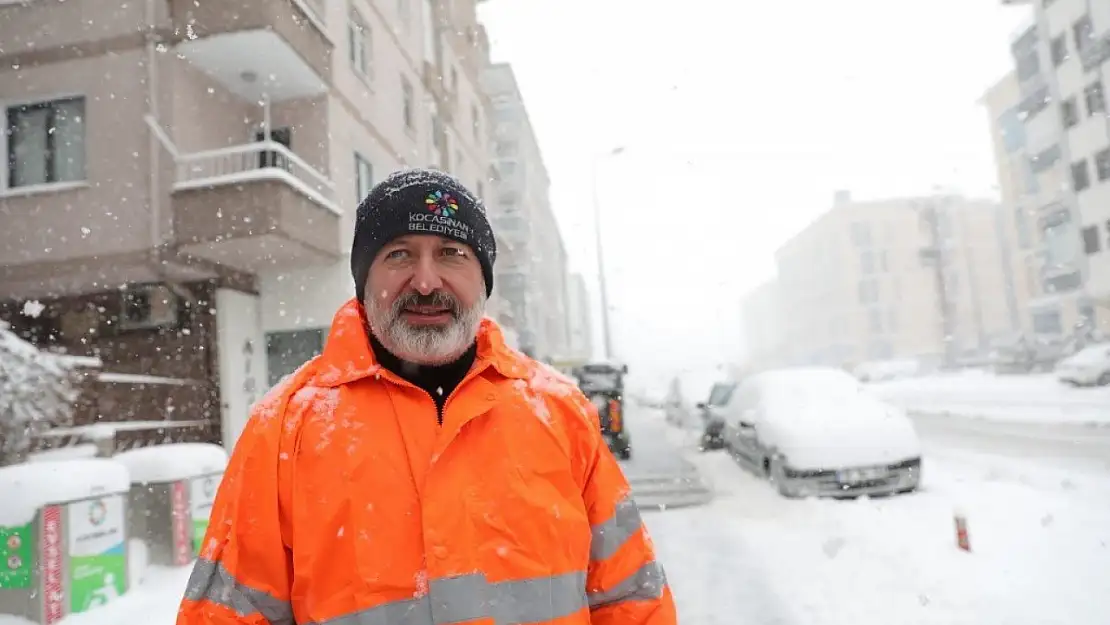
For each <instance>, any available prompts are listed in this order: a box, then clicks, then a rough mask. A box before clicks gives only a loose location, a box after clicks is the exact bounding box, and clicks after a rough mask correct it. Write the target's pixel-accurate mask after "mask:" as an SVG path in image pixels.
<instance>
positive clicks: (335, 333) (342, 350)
mask: <svg viewBox="0 0 1110 625" xmlns="http://www.w3.org/2000/svg"><path fill="white" fill-rule="evenodd" d="M367 328H368V325H367V323H366V313H365V311H364V310H363V308H362V304H361V303H360V302H359V301H358V300H357V299H356V298H351V299H349V300H347V302H346V303H345V304H343V306H341V307H340V308H339V310H338V311H337V312H336V313H335V316H334V317H333V318H332V322H331V330H330V331H329V332H328V338H327V342H326V343H324V352H323V353H322V354H321V355H320V357H319V358H318V359H317V360H316V375H315V376H313V380H312V383H313V384H316V385H320V386H329V387H335V386H340V385H343V384H349V383H351V382H354V381H356V380H361V379H362V378H367V377H371V376H377V375H378V374H379V373H380V372H381V370H382V366H381V364H380V363H379V362H378V359H377V358H376V357H375V356H374V350H373V349H371V347H370V337H369V336H368V335H367V332H368V329H367ZM477 340H478V355H477V358H476V359H475V365H480V364H481V363H488V364H489V365H490V366H491V367H493V368H494V369H495V370H496V371H497V372H498V373H500V374H501V375H503V376H505V377H507V378H512V379H527V378H528V370H529V367H528V365H527V359H526V357H525V356H524V355H523V354H521V353H520V352H518V351H516V350H514V349H513V348H511V347H509V346H508V345H507V344H506V343H505V335H504V333H502V331H501V326H499V325H498V324H497V322H496V321H494V320H493V319H492V318H490V317H485V318H484V319H482V323H481V325H480V326H479V327H478V338H477Z"/></svg>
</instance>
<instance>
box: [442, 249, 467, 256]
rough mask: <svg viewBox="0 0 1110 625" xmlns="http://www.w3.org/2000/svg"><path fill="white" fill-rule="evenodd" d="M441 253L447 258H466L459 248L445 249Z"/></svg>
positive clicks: (463, 251)
mask: <svg viewBox="0 0 1110 625" xmlns="http://www.w3.org/2000/svg"><path fill="white" fill-rule="evenodd" d="M443 253H444V254H446V255H448V256H466V250H464V249H462V248H461V247H445V248H443Z"/></svg>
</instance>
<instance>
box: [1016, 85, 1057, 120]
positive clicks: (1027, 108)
mask: <svg viewBox="0 0 1110 625" xmlns="http://www.w3.org/2000/svg"><path fill="white" fill-rule="evenodd" d="M1051 102H1052V94H1051V93H1049V92H1048V87H1042V88H1041V89H1040V90H1039V91H1036V92H1034V93H1031V94H1029V95H1028V96H1027V97H1026V98H1025V99H1024V100H1022V101H1021V103H1020V104H1019V105H1018V117H1020V118H1021V119H1022V121H1026V120H1030V119H1032V118H1034V117H1036V116H1037V114H1039V113H1040V112H1041V111H1043V110H1045V109H1046V108H1048V105H1049V103H1051Z"/></svg>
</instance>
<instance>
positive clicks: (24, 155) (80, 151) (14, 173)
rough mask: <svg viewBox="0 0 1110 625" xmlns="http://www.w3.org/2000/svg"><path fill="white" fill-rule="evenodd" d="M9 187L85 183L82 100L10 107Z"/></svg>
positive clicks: (8, 124) (8, 116) (83, 102)
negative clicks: (83, 181)
mask: <svg viewBox="0 0 1110 625" xmlns="http://www.w3.org/2000/svg"><path fill="white" fill-rule="evenodd" d="M6 113H7V124H6V128H7V135H8V187H10V188H14V187H26V186H30V185H36V184H50V183H55V182H76V181H80V180H85V98H84V97H76V98H67V99H64V100H51V101H49V102H37V103H34V104H22V105H19V106H10V107H8V108H7V110H6Z"/></svg>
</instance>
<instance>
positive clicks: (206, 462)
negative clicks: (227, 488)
mask: <svg viewBox="0 0 1110 625" xmlns="http://www.w3.org/2000/svg"><path fill="white" fill-rule="evenodd" d="M112 459H113V460H115V461H117V462H119V463H121V464H123V465H124V466H126V467H127V470H128V472H129V473H130V474H131V481H132V482H134V483H135V484H151V483H157V482H176V481H178V480H187V479H189V478H192V477H198V476H201V475H208V474H210V473H221V472H222V471H223V470H224V469H226V468H227V452H226V451H224V448H223V447H220V446H219V445H213V444H211V443H171V444H168V445H154V446H153V447H143V448H142V449H132V450H131V451H125V452H123V453H120V454H116V455H115V456H113V457H112Z"/></svg>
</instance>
